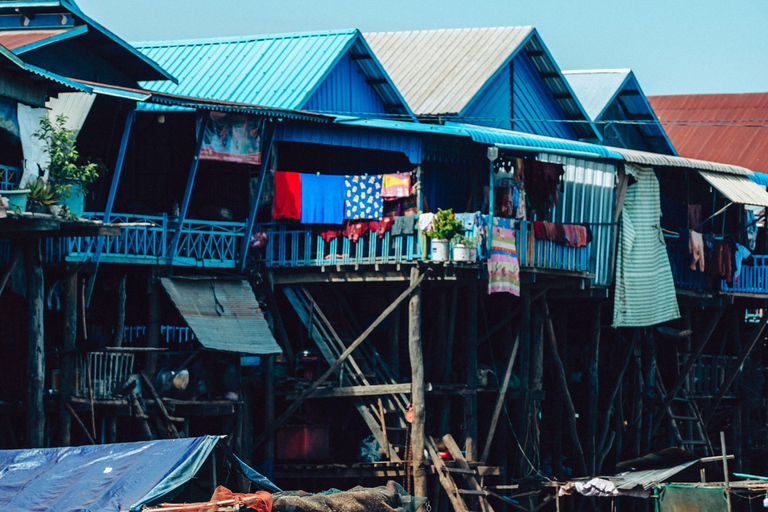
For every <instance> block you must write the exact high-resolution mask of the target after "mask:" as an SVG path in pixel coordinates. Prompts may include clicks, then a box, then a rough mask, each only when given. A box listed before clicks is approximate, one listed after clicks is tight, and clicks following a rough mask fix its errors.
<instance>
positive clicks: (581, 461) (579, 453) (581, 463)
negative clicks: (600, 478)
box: [542, 296, 587, 476]
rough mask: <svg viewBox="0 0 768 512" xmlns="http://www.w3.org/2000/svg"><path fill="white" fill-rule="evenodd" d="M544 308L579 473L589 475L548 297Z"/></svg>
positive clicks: (551, 349)
mask: <svg viewBox="0 0 768 512" xmlns="http://www.w3.org/2000/svg"><path fill="white" fill-rule="evenodd" d="M542 303H543V306H544V326H545V328H546V331H547V339H548V340H549V350H550V353H551V355H552V359H553V362H554V363H555V368H554V372H555V377H556V378H557V382H558V385H559V386H560V391H561V393H562V395H563V399H564V401H565V408H566V418H567V419H568V426H569V427H570V428H569V431H570V434H571V441H572V442H573V448H574V450H575V451H576V462H577V464H578V471H579V472H580V473H582V474H583V475H585V476H586V475H587V463H586V460H585V458H584V450H583V448H582V447H581V440H579V431H578V429H577V428H576V409H575V407H574V406H573V399H572V398H571V392H570V391H569V390H568V379H567V378H566V376H565V368H564V367H563V361H562V360H561V359H560V354H559V353H558V350H557V339H556V338H555V328H554V325H553V324H552V317H551V316H550V314H549V303H548V302H547V298H546V296H545V297H544V299H543V300H542Z"/></svg>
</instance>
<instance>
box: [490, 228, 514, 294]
mask: <svg viewBox="0 0 768 512" xmlns="http://www.w3.org/2000/svg"><path fill="white" fill-rule="evenodd" d="M514 222H515V221H514V220H513V219H500V218H498V217H494V219H493V231H492V236H491V257H490V258H489V259H488V293H489V294H491V293H496V292H507V293H511V294H512V295H517V296H518V297H519V296H520V264H519V263H518V261H517V249H516V247H515V228H514V224H513V223H514Z"/></svg>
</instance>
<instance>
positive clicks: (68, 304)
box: [60, 272, 77, 446]
mask: <svg viewBox="0 0 768 512" xmlns="http://www.w3.org/2000/svg"><path fill="white" fill-rule="evenodd" d="M76 340H77V272H73V273H72V274H70V275H69V276H68V277H67V278H66V280H65V281H64V332H63V341H64V343H63V345H64V346H63V348H64V354H63V355H62V359H61V438H60V442H61V446H69V445H70V444H71V442H72V438H71V431H72V416H71V414H70V412H69V408H68V407H67V405H68V404H69V399H70V397H71V396H72V393H73V392H74V388H75V353H74V350H75V348H76Z"/></svg>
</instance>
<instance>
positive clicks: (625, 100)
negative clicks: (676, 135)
mask: <svg viewBox="0 0 768 512" xmlns="http://www.w3.org/2000/svg"><path fill="white" fill-rule="evenodd" d="M563 74H564V75H565V77H566V79H567V80H568V83H569V84H570V85H571V87H572V89H573V90H574V91H575V93H576V95H577V96H578V98H579V100H580V101H581V103H582V105H584V109H585V110H586V111H587V114H588V115H589V116H590V118H591V120H592V121H593V122H596V123H598V124H600V123H601V122H614V123H617V124H621V123H626V124H629V123H631V124H633V125H634V126H635V127H636V128H637V130H638V132H639V134H640V137H642V139H643V141H644V142H645V144H646V145H647V147H648V149H650V150H651V151H653V152H656V153H662V154H668V155H677V151H675V148H674V146H673V145H672V142H671V141H670V140H669V138H668V137H667V134H666V132H665V131H664V128H663V127H662V126H661V123H660V122H659V120H658V118H657V117H656V114H655V113H654V112H653V109H652V108H651V106H650V104H649V103H648V100H647V99H646V97H645V94H644V93H643V90H642V89H641V88H640V84H639V82H638V81H637V78H636V77H635V74H634V73H633V72H632V70H631V69H604V70H580V71H564V72H563ZM617 114H618V115H617ZM614 145H616V144H614ZM629 149H643V148H639V147H634V148H629Z"/></svg>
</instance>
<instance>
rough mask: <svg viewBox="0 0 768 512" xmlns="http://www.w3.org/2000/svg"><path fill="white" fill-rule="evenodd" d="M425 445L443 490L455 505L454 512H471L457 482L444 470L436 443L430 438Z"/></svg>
mask: <svg viewBox="0 0 768 512" xmlns="http://www.w3.org/2000/svg"><path fill="white" fill-rule="evenodd" d="M425 444H426V447H427V453H429V458H430V459H432V464H434V466H435V469H436V471H437V477H438V478H439V479H440V483H441V484H442V485H443V489H445V494H447V495H448V500H450V502H451V505H453V510H454V512H469V509H467V505H466V504H465V503H464V500H463V499H462V498H461V495H460V494H459V488H458V487H457V486H456V482H454V481H453V478H451V475H450V474H449V473H448V471H444V470H443V469H445V463H444V462H443V459H441V458H440V455H439V454H438V453H437V448H436V447H435V442H434V441H432V439H431V438H430V439H426V440H425Z"/></svg>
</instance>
